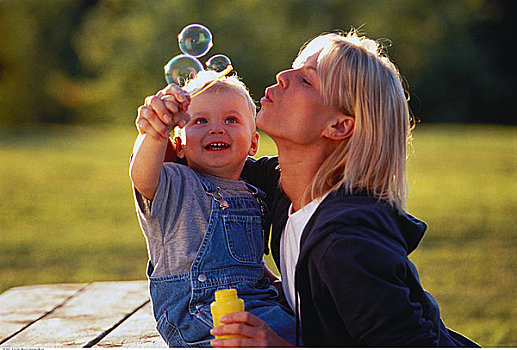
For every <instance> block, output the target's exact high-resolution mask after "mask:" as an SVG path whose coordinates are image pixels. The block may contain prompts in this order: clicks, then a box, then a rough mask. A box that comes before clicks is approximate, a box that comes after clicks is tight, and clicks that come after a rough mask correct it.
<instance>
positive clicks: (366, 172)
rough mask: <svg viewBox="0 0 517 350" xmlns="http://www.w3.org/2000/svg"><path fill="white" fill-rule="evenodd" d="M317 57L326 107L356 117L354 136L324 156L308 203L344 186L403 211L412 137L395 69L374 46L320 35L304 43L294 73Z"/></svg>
mask: <svg viewBox="0 0 517 350" xmlns="http://www.w3.org/2000/svg"><path fill="white" fill-rule="evenodd" d="M317 52H320V53H319V55H318V62H317V67H316V70H317V74H318V78H319V80H320V82H321V94H322V96H323V99H324V101H325V103H326V104H327V105H329V106H334V107H336V108H338V109H339V110H340V111H342V112H343V113H345V114H347V115H350V116H353V117H354V118H355V126H354V132H353V134H352V136H351V137H350V138H349V139H348V141H346V140H345V141H343V142H341V144H340V145H339V146H338V147H337V148H336V149H335V150H334V152H333V153H332V154H331V155H330V156H329V157H327V159H326V160H325V161H324V162H323V164H322V165H321V167H320V169H319V170H318V172H317V173H316V175H315V176H314V180H313V182H312V184H311V187H310V188H309V189H308V193H309V194H310V197H311V199H314V198H317V197H319V196H321V195H323V194H324V193H325V192H326V190H327V189H328V188H329V187H330V190H331V191H333V190H337V189H338V188H340V187H344V188H345V190H346V191H347V192H348V193H354V192H355V191H358V190H366V191H367V192H368V193H369V194H370V195H372V196H374V197H376V198H379V199H384V200H387V201H388V202H389V203H390V204H391V205H393V206H394V207H396V208H397V209H399V210H402V209H404V208H405V199H406V192H407V173H406V154H407V144H408V142H409V140H410V137H411V127H410V116H409V107H408V103H407V97H406V94H405V91H404V88H403V86H402V80H401V77H400V75H399V72H398V70H397V68H396V67H395V65H394V64H393V63H392V62H391V61H390V60H389V58H388V57H387V56H386V55H385V53H384V52H383V47H382V46H381V45H380V44H379V43H378V42H376V41H374V40H371V39H368V38H366V37H364V36H363V37H361V36H359V35H358V33H357V32H356V31H355V30H352V31H350V32H349V33H348V34H341V33H339V34H338V33H332V34H323V35H320V36H319V37H316V38H314V39H313V40H311V41H310V42H308V43H307V44H306V45H305V46H304V47H303V48H302V50H301V51H300V53H299V55H298V57H297V58H296V60H295V62H294V63H293V67H294V68H297V67H298V66H299V65H300V64H302V63H303V62H304V61H305V59H306V58H307V57H309V56H311V55H313V54H315V53H317Z"/></svg>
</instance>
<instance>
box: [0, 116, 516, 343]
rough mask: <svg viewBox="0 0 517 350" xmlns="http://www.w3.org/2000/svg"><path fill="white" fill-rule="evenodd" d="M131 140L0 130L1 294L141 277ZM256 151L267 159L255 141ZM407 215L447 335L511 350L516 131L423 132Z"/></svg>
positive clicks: (106, 132)
mask: <svg viewBox="0 0 517 350" xmlns="http://www.w3.org/2000/svg"><path fill="white" fill-rule="evenodd" d="M135 137H136V132H135V131H134V130H133V129H131V128H128V129H123V128H113V127H104V128H100V127H99V128H93V127H49V128H45V129H38V130H33V131H30V132H29V131H26V132H17V133H14V132H11V133H6V132H5V131H4V132H0V198H1V201H0V213H1V214H0V233H1V239H2V244H1V245H0V292H1V291H3V290H5V289H7V288H9V287H12V286H18V285H29V284H40V283H57V282H90V281H101V280H133V279H145V265H146V261H147V252H146V246H145V240H144V238H143V236H142V234H141V232H140V229H139V226H138V223H137V220H136V215H135V211H134V207H133V199H132V193H131V184H130V180H129V177H128V175H127V169H128V163H129V154H130V153H131V148H132V143H133V140H134V138H135ZM262 141H263V142H262V143H261V149H260V154H259V155H261V154H274V153H275V148H274V145H273V144H272V143H271V141H270V140H268V139H267V138H266V137H262ZM413 144H414V154H413V155H412V156H411V158H410V162H409V176H410V195H409V201H408V207H409V211H410V212H411V213H412V214H414V215H415V216H417V217H419V218H421V219H423V220H424V221H426V222H427V223H428V225H429V230H428V232H427V235H426V236H425V238H424V240H423V242H422V243H421V245H420V247H419V249H417V251H416V252H415V253H413V254H412V255H411V259H412V260H413V261H414V262H415V264H416V265H417V267H418V269H419V271H420V277H421V280H422V283H423V285H424V287H425V288H426V289H427V290H429V291H430V292H431V293H432V294H433V296H434V297H435V298H436V299H437V301H438V303H439V304H440V306H441V311H442V317H443V318H444V321H445V323H446V325H447V326H449V327H451V328H453V329H455V330H457V331H459V332H462V333H464V334H466V335H468V336H469V337H471V338H472V339H474V340H476V341H477V342H479V343H480V344H481V345H483V346H517V279H516V277H517V276H516V271H517V258H516V257H515V251H516V250H517V234H516V233H517V232H516V231H517V229H516V227H517V215H516V211H517V200H516V198H515V197H516V195H517V182H516V181H515V180H516V179H517V168H516V167H517V128H515V127H488V126H461V125H455V126H428V125H420V126H419V127H418V128H417V130H416V132H415V141H414V143H413Z"/></svg>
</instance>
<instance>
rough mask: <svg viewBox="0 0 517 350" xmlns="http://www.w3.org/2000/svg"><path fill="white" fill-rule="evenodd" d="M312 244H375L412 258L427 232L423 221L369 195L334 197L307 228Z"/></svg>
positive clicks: (325, 204) (321, 208)
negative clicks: (342, 241) (329, 242)
mask: <svg viewBox="0 0 517 350" xmlns="http://www.w3.org/2000/svg"><path fill="white" fill-rule="evenodd" d="M307 228H308V230H310V234H309V235H308V236H311V241H315V242H317V241H318V240H319V241H321V240H323V239H328V238H331V239H337V240H344V241H361V242H365V241H366V242H371V243H372V244H380V245H383V246H388V247H390V248H391V249H395V250H397V251H399V252H401V253H402V252H404V253H405V254H409V253H410V252H411V251H413V250H414V249H415V248H416V246H417V245H418V243H419V242H420V240H421V239H422V236H423V234H424V232H425V230H426V225H425V223H423V222H422V221H420V220H418V219H416V218H414V217H412V216H411V215H409V214H407V213H405V212H400V211H398V210H397V209H395V208H393V207H392V206H390V205H389V204H388V203H386V202H384V201H379V200H378V199H376V198H373V197H371V196H368V195H347V194H344V192H341V191H338V192H337V193H331V194H329V195H328V196H327V198H325V200H324V201H323V202H322V203H321V204H320V207H319V208H318V210H317V212H316V213H315V215H314V217H313V218H312V219H311V221H310V222H309V223H308V225H307Z"/></svg>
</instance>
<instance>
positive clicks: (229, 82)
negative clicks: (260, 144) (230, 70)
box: [183, 70, 257, 120]
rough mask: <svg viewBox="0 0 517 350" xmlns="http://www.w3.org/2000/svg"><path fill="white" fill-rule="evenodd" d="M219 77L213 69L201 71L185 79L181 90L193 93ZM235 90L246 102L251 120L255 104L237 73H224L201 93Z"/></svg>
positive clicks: (254, 112)
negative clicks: (193, 76) (191, 77)
mask: <svg viewBox="0 0 517 350" xmlns="http://www.w3.org/2000/svg"><path fill="white" fill-rule="evenodd" d="M218 77H219V73H217V72H215V71H211V70H209V71H201V72H199V73H198V74H197V75H196V77H195V78H193V79H191V80H189V81H187V83H186V84H185V86H184V87H183V90H185V91H186V92H188V93H190V94H194V93H196V92H197V91H200V90H201V89H203V88H204V87H205V86H207V85H208V84H210V83H211V82H212V81H214V80H215V79H217V78H218ZM227 91H231V92H235V93H237V94H240V95H241V96H242V97H244V99H245V100H246V102H247V103H248V107H249V109H250V113H251V116H252V118H253V120H255V116H256V115H257V105H256V104H255V101H253V98H252V97H251V95H250V92H249V90H248V88H247V87H246V85H245V84H244V83H243V82H242V80H241V79H240V78H239V77H238V76H237V75H230V76H228V75H226V76H224V77H221V78H219V79H218V80H217V81H216V82H215V84H213V85H212V86H210V87H209V88H208V89H207V90H205V91H203V92H202V93H203V94H206V93H211V92H212V93H217V92H227Z"/></svg>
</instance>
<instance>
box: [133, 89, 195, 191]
mask: <svg viewBox="0 0 517 350" xmlns="http://www.w3.org/2000/svg"><path fill="white" fill-rule="evenodd" d="M189 103H190V96H188V95H187V94H186V93H184V92H183V90H181V89H180V88H179V87H177V86H174V85H169V86H167V87H166V88H165V89H163V90H161V91H159V92H158V93H157V94H156V95H154V96H149V97H148V98H146V100H145V104H144V105H142V106H140V107H139V108H138V116H137V119H136V124H137V127H138V129H139V131H140V132H141V134H140V135H139V136H138V138H137V139H136V142H135V146H134V148H133V157H132V160H131V166H130V170H129V174H130V177H131V181H132V182H133V186H134V187H135V188H136V189H137V190H138V192H140V194H141V195H143V196H144V197H145V198H147V199H149V200H153V199H154V196H155V194H156V190H157V188H158V183H159V180H160V172H161V169H162V163H163V158H164V156H165V152H166V150H167V144H168V138H169V136H170V132H171V131H172V129H174V127H175V126H177V125H178V126H184V125H185V123H186V121H187V120H188V113H187V112H186V111H187V109H188V105H189Z"/></svg>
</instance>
